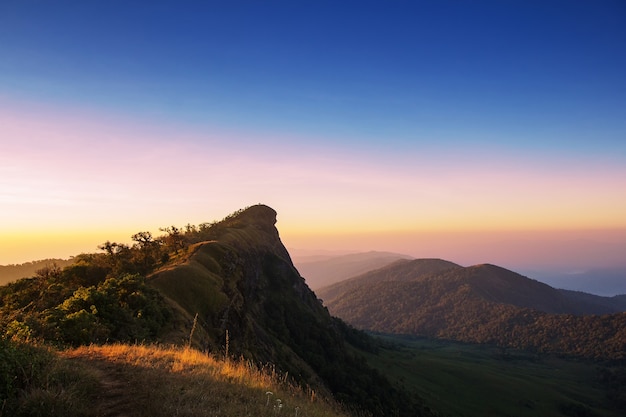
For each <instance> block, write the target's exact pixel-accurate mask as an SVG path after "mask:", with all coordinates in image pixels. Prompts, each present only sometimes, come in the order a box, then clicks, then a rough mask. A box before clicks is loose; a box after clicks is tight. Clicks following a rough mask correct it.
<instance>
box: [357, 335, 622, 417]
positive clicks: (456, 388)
mask: <svg viewBox="0 0 626 417" xmlns="http://www.w3.org/2000/svg"><path fill="white" fill-rule="evenodd" d="M387 340H388V341H392V342H394V343H398V345H396V346H395V347H393V348H387V349H381V351H380V353H379V354H378V355H371V354H370V355H368V362H369V364H370V365H372V366H374V367H375V368H377V369H378V370H379V371H381V372H382V373H384V374H385V375H386V376H388V377H389V378H390V379H391V380H393V381H396V382H397V383H399V384H402V385H404V386H405V388H408V389H410V390H413V391H414V392H416V393H418V394H419V395H421V396H422V397H423V398H424V399H425V400H426V401H427V403H428V404H429V406H431V407H432V408H434V409H436V410H439V411H440V412H441V413H442V414H444V415H447V416H466V417H472V416H476V417H479V416H480V417H485V416H520V417H522V416H528V417H531V416H554V417H566V416H579V417H585V416H589V417H591V416H595V417H600V416H604V417H617V416H621V415H623V414H621V413H623V410H622V411H621V412H620V411H619V410H616V409H615V407H614V406H613V405H612V404H611V403H610V402H609V401H608V400H607V393H606V390H605V388H604V387H603V386H602V385H601V384H600V383H599V381H598V365H597V364H593V363H589V362H579V361H575V360H565V359H559V358H555V357H549V356H545V357H540V356H537V355H533V354H529V353H524V352H519V351H502V350H501V349H498V348H493V347H487V346H477V345H468V344H460V343H453V342H442V341H433V340H425V339H414V340H408V339H400V338H392V337H389V338H387Z"/></svg>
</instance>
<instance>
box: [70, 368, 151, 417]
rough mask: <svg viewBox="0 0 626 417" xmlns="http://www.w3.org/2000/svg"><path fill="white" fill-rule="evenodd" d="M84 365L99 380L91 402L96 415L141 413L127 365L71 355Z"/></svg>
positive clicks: (121, 416) (122, 416)
mask: <svg viewBox="0 0 626 417" xmlns="http://www.w3.org/2000/svg"><path fill="white" fill-rule="evenodd" d="M71 359H72V360H76V361H79V362H80V363H81V364H82V365H84V366H86V367H87V368H88V369H89V370H90V371H91V372H92V373H93V375H94V376H95V377H96V378H97V380H98V381H99V385H100V387H99V388H98V389H99V391H98V392H97V394H96V397H95V402H94V404H93V408H94V414H95V415H97V416H98V417H138V416H143V415H145V414H144V413H142V411H141V410H142V406H141V400H142V398H141V396H140V395H138V393H137V387H136V386H134V384H133V382H132V381H131V380H130V379H129V376H130V375H131V372H129V369H128V368H129V365H127V364H124V363H119V362H117V363H116V362H112V361H108V360H105V359H98V358H91V357H83V356H71Z"/></svg>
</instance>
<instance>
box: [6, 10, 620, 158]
mask: <svg viewBox="0 0 626 417" xmlns="http://www.w3.org/2000/svg"><path fill="white" fill-rule="evenodd" d="M0 7H1V8H2V9H0V12H1V13H0V16H3V17H0V19H1V21H0V23H1V25H0V27H2V28H3V29H0V41H1V42H0V53H1V54H2V56H3V57H4V58H3V60H2V64H1V66H0V70H1V71H0V74H1V75H0V77H1V78H0V81H1V82H2V85H3V87H4V88H3V90H5V92H8V93H9V94H15V95H18V96H26V97H29V98H33V99H37V100H48V101H52V102H54V103H57V102H59V101H60V102H61V104H63V103H66V104H67V105H69V106H82V105H84V104H85V103H87V104H88V105H89V106H94V107H97V108H101V109H103V110H105V111H106V110H110V111H114V112H129V113H137V114H139V115H142V116H145V117H149V118H165V119H171V120H174V121H182V122H185V123H197V124H200V125H208V124H210V125H219V126H223V127H225V128H236V129H243V130H250V131H259V130H262V131H267V132H276V133H277V134H279V133H286V134H291V135H295V136H298V134H307V135H316V136H319V137H329V138H330V140H331V141H333V142H335V141H336V140H337V138H341V140H343V141H345V142H346V143H347V144H348V146H351V145H352V144H353V143H354V142H356V143H363V142H366V143H373V144H375V143H376V142H380V141H384V142H385V143H389V142H392V143H397V144H399V145H403V144H412V143H415V142H420V141H422V142H426V141H427V140H428V139H430V137H433V136H434V137H436V138H437V139H438V140H441V141H451V143H452V145H454V144H455V142H457V141H458V142H461V143H470V144H471V143H476V142H478V143H484V142H487V144H489V143H490V142H493V141H508V142H510V143H509V144H508V145H512V146H515V147H519V148H521V149H525V148H527V147H531V148H532V147H534V146H537V147H538V149H540V150H542V149H544V148H548V149H551V148H552V149H554V148H561V149H559V150H560V151H563V149H562V148H563V147H564V146H566V147H569V146H571V147H572V149H573V150H574V151H576V150H577V149H579V148H582V149H583V150H586V149H588V148H594V147H596V146H608V147H611V146H615V147H617V149H618V151H620V152H621V153H622V155H621V156H622V157H623V156H624V155H623V152H624V146H622V145H620V143H623V142H624V141H623V140H621V139H622V138H623V137H624V133H626V129H625V126H626V122H624V120H626V99H625V97H626V77H625V76H624V74H625V73H626V5H625V4H624V3H623V2H621V1H613V2H611V1H598V2H589V1H582V2H581V1H493V2H480V1H479V2H463V1H421V2H419V1H418V2H408V1H397V2H394V1H392V2H371V1H365V2H318V1H311V2H292V1H289V2H271V1H270V2H238V1H233V2H185V1H183V2H158V1H157V2H132V1H131V2H127V1H124V2H119V1H111V2H109V1H107V2H82V1H74V2H63V1H61V2H57V1H55V2H42V1H9V2H5V3H4V5H3V6H0Z"/></svg>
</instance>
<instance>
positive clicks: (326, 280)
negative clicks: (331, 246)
mask: <svg viewBox="0 0 626 417" xmlns="http://www.w3.org/2000/svg"><path fill="white" fill-rule="evenodd" d="M410 258H411V257H410V256H408V255H402V254H399V253H392V252H376V251H371V252H362V253H352V254H348V255H341V256H333V257H324V258H322V259H316V260H312V261H300V262H298V261H295V264H296V267H297V268H298V271H299V272H300V274H301V275H302V276H303V277H304V278H305V279H306V282H307V284H308V286H309V287H310V288H311V289H313V290H317V289H318V288H322V287H324V286H327V285H331V284H333V283H336V282H339V281H343V280H344V279H347V278H350V277H354V276H356V275H360V274H362V273H365V272H368V271H371V270H373V269H377V268H380V267H383V266H386V265H389V264H390V263H392V262H394V261H397V260H399V259H410Z"/></svg>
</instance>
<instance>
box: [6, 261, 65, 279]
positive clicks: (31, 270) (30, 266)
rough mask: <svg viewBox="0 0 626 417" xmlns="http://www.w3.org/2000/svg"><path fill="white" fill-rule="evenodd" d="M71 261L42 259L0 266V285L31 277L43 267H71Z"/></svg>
mask: <svg viewBox="0 0 626 417" xmlns="http://www.w3.org/2000/svg"><path fill="white" fill-rule="evenodd" d="M73 262H74V260H73V259H56V258H55V259H42V260H39V261H32V262H25V263H23V264H12V265H0V285H4V284H6V283H9V282H11V281H15V280H18V279H20V278H26V277H32V276H33V275H35V273H36V272H37V271H38V270H40V269H42V268H45V267H51V266H53V265H56V266H58V267H59V268H64V267H66V266H68V265H71V264H72V263H73Z"/></svg>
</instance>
